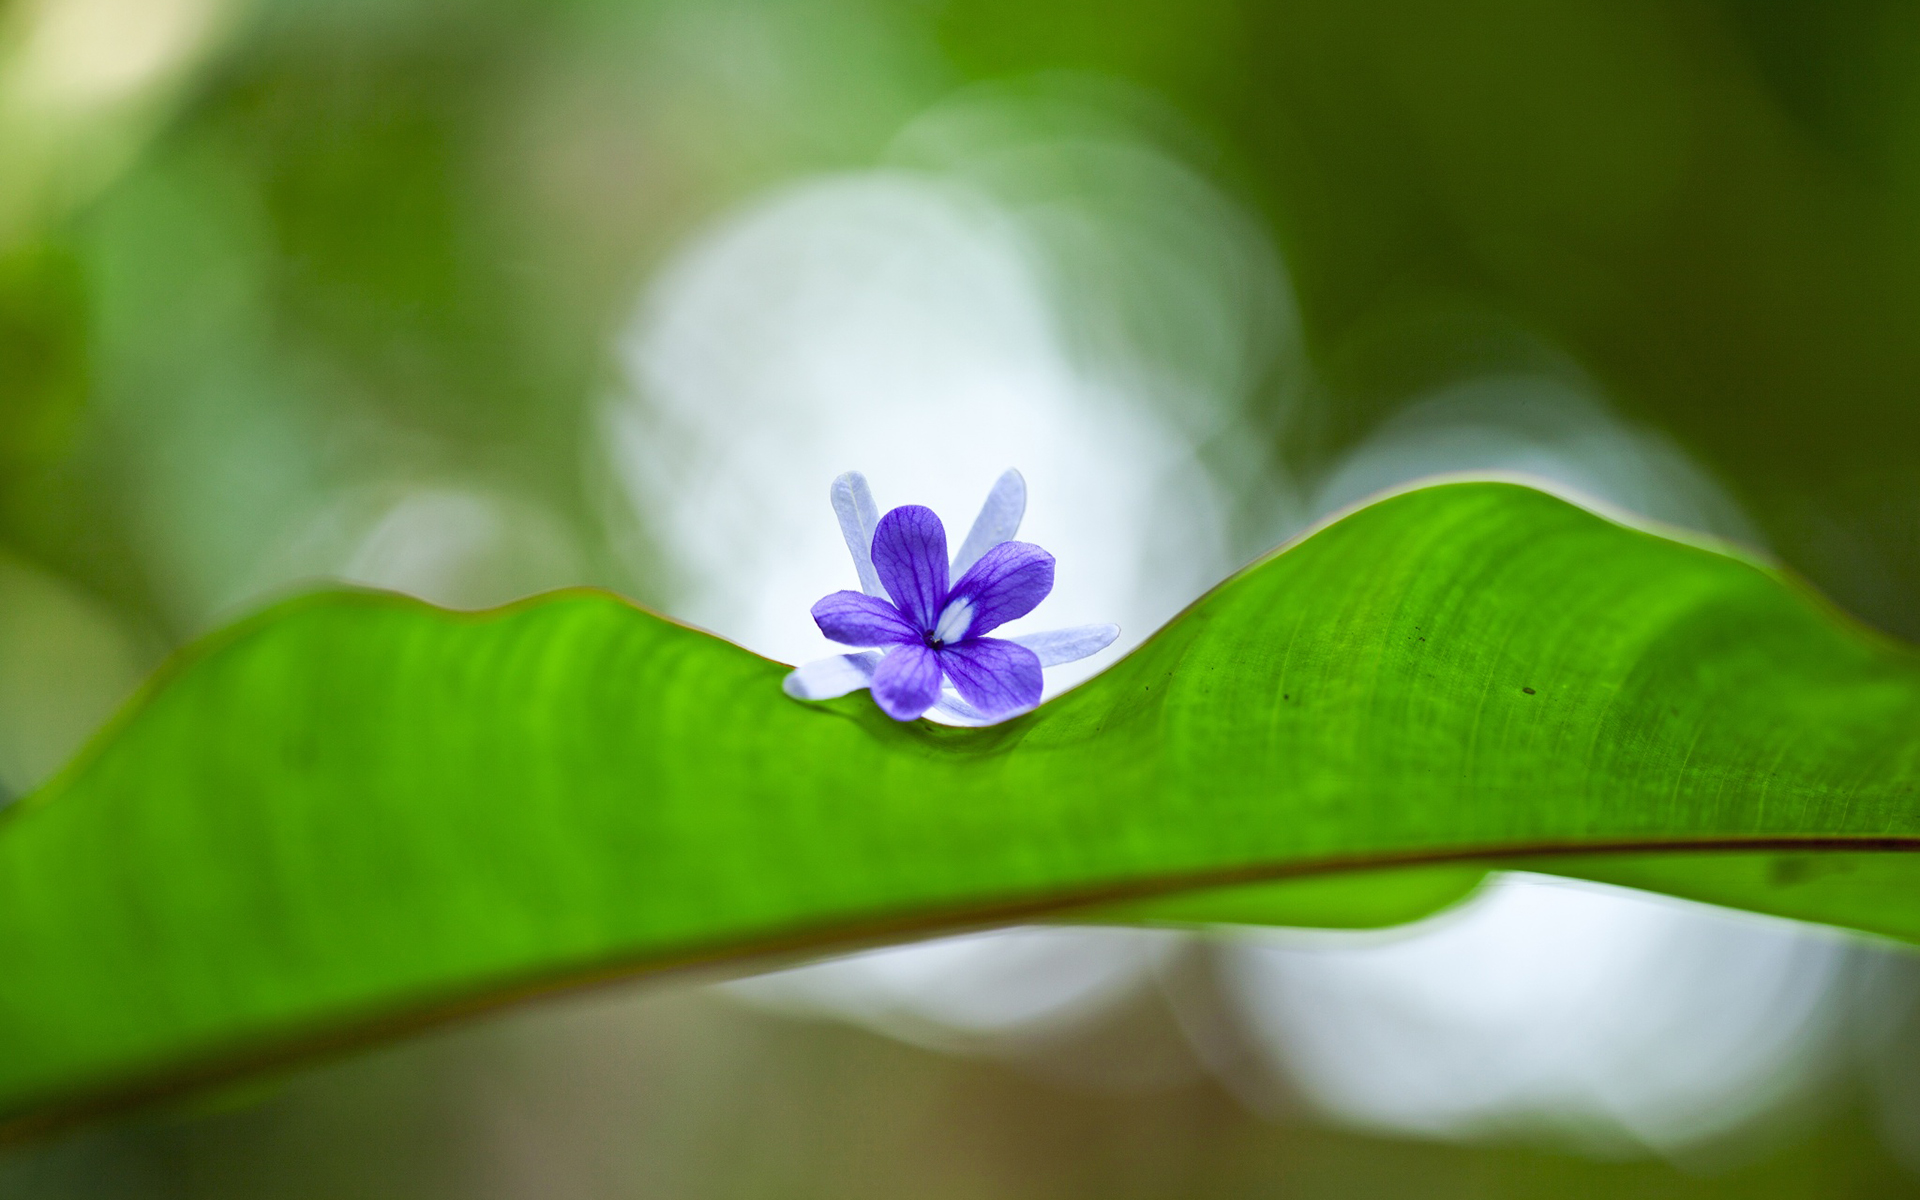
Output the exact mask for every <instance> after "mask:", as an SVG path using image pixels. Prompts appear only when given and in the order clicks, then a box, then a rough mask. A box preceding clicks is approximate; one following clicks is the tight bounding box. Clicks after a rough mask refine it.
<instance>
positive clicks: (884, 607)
mask: <svg viewBox="0 0 1920 1200" xmlns="http://www.w3.org/2000/svg"><path fill="white" fill-rule="evenodd" d="M813 623H814V624H815V625H818V626H819V627H820V632H821V633H824V634H826V635H827V636H828V637H830V638H832V639H833V640H834V641H836V642H840V643H842V644H843V645H848V646H891V645H894V644H896V643H899V642H912V643H913V644H915V645H919V644H920V631H919V630H918V629H915V628H914V627H913V623H912V622H910V621H908V620H907V619H906V618H905V617H903V616H901V615H900V610H899V609H897V608H895V607H894V606H893V605H891V604H888V603H887V602H886V601H885V600H876V599H874V598H873V597H872V596H865V595H862V594H860V593H859V592H835V593H833V595H831V596H822V597H821V598H820V602H819V603H818V604H815V605H814V606H813Z"/></svg>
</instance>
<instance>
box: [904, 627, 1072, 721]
mask: <svg viewBox="0 0 1920 1200" xmlns="http://www.w3.org/2000/svg"><path fill="white" fill-rule="evenodd" d="M1028 653H1032V652H1031V651H1029V652H1028ZM1035 672H1036V673H1038V668H1035ZM872 687H873V699H874V703H876V704H878V705H879V706H880V708H881V711H883V712H885V713H886V714H887V715H888V716H890V717H892V718H893V719H894V720H896V721H911V720H913V719H914V718H915V717H918V716H920V715H921V714H923V713H925V712H926V711H927V710H928V709H929V708H932V707H933V703H934V701H936V700H938V699H940V656H939V655H938V654H935V653H934V652H933V651H932V650H930V649H928V648H927V647H926V646H925V645H922V644H921V643H919V642H913V643H910V644H908V645H903V646H897V647H895V648H894V649H893V650H891V651H889V652H888V653H887V656H886V657H885V658H883V659H881V660H880V666H879V667H878V668H876V669H875V670H874V672H873V684H872Z"/></svg>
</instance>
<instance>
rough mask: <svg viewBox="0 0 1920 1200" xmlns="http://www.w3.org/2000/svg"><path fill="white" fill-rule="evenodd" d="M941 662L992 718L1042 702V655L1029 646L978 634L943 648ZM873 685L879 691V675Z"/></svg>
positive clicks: (963, 693)
mask: <svg viewBox="0 0 1920 1200" xmlns="http://www.w3.org/2000/svg"><path fill="white" fill-rule="evenodd" d="M894 653H895V654H897V653H899V651H895V652H894ZM887 657H888V658H892V657H893V655H892V654H889V655H888V656H887ZM940 665H941V666H942V667H943V668H945V669H946V673H947V678H948V679H951V680H953V686H954V689H955V690H956V691H958V692H959V693H960V698H961V699H962V700H965V701H966V702H967V703H968V704H971V705H973V706H974V707H975V708H977V709H979V710H980V712H981V715H983V716H985V717H986V718H988V719H989V720H998V719H999V718H1001V717H1004V716H1008V715H1010V714H1012V713H1017V712H1019V711H1021V710H1022V709H1027V708H1032V707H1033V706H1034V705H1036V704H1038V703H1040V656H1039V655H1037V654H1035V653H1034V652H1033V651H1031V650H1029V649H1027V648H1026V647H1025V646H1016V645H1014V644H1013V643H1012V642H1006V641H1002V640H1000V639H999V638H974V639H973V640H972V641H969V642H961V643H960V644H959V645H957V646H948V647H947V648H946V649H944V650H942V651H940ZM880 669H881V670H882V671H885V670H886V669H887V667H886V663H884V662H882V663H881V664H880ZM873 686H874V692H875V694H876V695H877V694H879V690H880V679H879V676H878V675H876V676H875V677H874V684H873Z"/></svg>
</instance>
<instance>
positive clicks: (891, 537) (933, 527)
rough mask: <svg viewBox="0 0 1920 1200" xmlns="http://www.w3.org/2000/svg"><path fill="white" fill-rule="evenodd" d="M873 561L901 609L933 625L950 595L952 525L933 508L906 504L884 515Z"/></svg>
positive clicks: (876, 532)
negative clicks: (948, 526) (949, 532)
mask: <svg viewBox="0 0 1920 1200" xmlns="http://www.w3.org/2000/svg"><path fill="white" fill-rule="evenodd" d="M873 566H874V569H875V570H877V571H878V572H879V573H880V582H881V584H882V585H883V586H884V587H885V588H886V589H887V594H888V595H889V596H892V597H893V602H894V603H895V604H897V605H899V607H900V613H901V615H902V616H904V617H906V618H907V619H908V620H910V621H915V622H918V624H919V626H920V630H921V631H925V630H929V629H932V628H933V623H934V621H935V620H936V619H937V618H938V617H939V616H940V604H941V602H942V601H943V600H945V599H946V597H947V531H946V528H945V527H944V526H943V525H941V524H940V518H939V517H936V516H934V515H933V510H932V509H930V508H922V507H920V506H919V505H918V504H906V505H902V506H901V507H899V508H896V509H894V510H893V511H892V512H890V513H888V514H887V515H886V516H884V517H881V518H880V527H879V528H878V529H875V530H874V531H873Z"/></svg>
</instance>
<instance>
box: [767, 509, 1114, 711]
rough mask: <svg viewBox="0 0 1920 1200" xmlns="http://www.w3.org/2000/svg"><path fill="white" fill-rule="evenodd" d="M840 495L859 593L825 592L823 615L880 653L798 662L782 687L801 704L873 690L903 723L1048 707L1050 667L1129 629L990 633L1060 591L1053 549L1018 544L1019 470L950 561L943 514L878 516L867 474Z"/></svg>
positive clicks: (849, 640)
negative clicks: (1045, 672)
mask: <svg viewBox="0 0 1920 1200" xmlns="http://www.w3.org/2000/svg"><path fill="white" fill-rule="evenodd" d="M831 496H832V500H833V510H834V512H835V513H836V514H838V516H839V518H840V531H841V533H842V534H843V535H845V537H846V540H847V549H848V550H849V551H850V552H851V553H852V554H853V565H854V569H855V571H857V572H858V573H859V576H860V588H861V590H860V591H857V592H835V593H833V594H832V595H831V596H827V597H825V598H824V599H822V600H821V601H820V602H819V603H818V604H816V605H814V606H813V619H814V622H815V623H816V624H817V625H819V626H820V632H822V633H824V634H826V635H827V636H828V637H830V638H832V639H833V640H834V641H836V642H840V643H842V644H843V645H848V646H860V647H874V648H875V649H868V650H866V651H865V652H864V653H860V654H837V655H834V656H833V657H832V658H825V659H821V660H819V661H818V662H810V663H807V664H806V665H804V666H801V667H797V668H795V669H794V671H793V672H792V673H791V674H789V675H788V676H787V678H786V682H785V683H784V684H783V687H784V688H785V690H786V693H787V694H788V695H789V696H792V697H794V698H795V699H798V700H830V699H832V698H833V697H835V696H844V695H846V694H847V693H848V692H852V691H856V690H858V689H860V688H871V689H873V699H874V702H875V703H876V704H878V705H879V706H880V708H881V709H882V710H883V711H884V712H885V713H886V714H887V715H888V716H890V717H892V718H893V719H894V720H896V721H911V720H913V719H914V718H916V717H920V716H923V715H925V714H926V713H927V712H928V711H929V710H932V711H936V712H939V713H940V714H941V715H943V716H946V717H949V718H954V719H957V720H959V721H962V722H966V723H969V724H983V723H987V722H991V721H999V720H1003V719H1005V718H1007V717H1010V716H1013V715H1015V714H1017V713H1021V712H1025V711H1026V710H1027V709H1030V708H1032V707H1033V706H1034V705H1036V704H1038V703H1040V684H1041V679H1040V670H1041V668H1042V667H1051V666H1055V665H1058V664H1060V663H1067V662H1073V661H1074V660H1075V659H1081V658H1085V657H1087V656H1088V655H1090V654H1095V653H1098V652H1099V651H1101V650H1104V649H1106V647H1107V646H1108V645H1110V644H1111V643H1112V642H1113V639H1114V638H1115V637H1117V636H1119V633H1120V627H1119V626H1117V625H1083V626H1080V627H1078V628H1074V629H1056V630H1052V631H1050V632H1047V633H1029V634H1022V635H1019V636H1016V637H1011V638H996V637H988V636H986V635H987V634H989V633H991V632H992V631H993V630H995V629H997V628H999V627H1000V626H1001V625H1004V624H1005V623H1007V622H1008V621H1012V620H1014V619H1016V618H1018V617H1024V616H1026V615H1027V614H1028V613H1030V612H1032V611H1033V609H1034V607H1035V606H1036V605H1038V604H1039V603H1040V602H1041V601H1042V600H1044V599H1046V597H1047V593H1048V592H1051V591H1052V590H1053V555H1051V554H1048V553H1047V552H1046V551H1045V550H1042V549H1041V548H1040V547H1038V546H1035V545H1032V544H1031V543H1028V542H1016V541H1013V540H1012V539H1013V535H1014V534H1015V533H1016V532H1018V531H1019V528H1020V518H1021V517H1022V516H1024V515H1025V513H1026V507H1027V484H1026V481H1025V480H1024V479H1022V478H1021V477H1020V473H1019V472H1018V471H1008V472H1007V473H1006V474H1004V475H1002V476H1001V477H1000V479H999V481H998V482H997V483H995V484H994V485H993V490H992V491H991V492H989V493H988V495H987V502H986V504H985V506H984V507H982V508H981V510H980V516H979V517H978V518H977V519H976V520H975V521H974V523H973V529H972V530H971V531H970V532H969V533H968V534H967V540H966V541H964V542H962V543H961V545H960V552H959V553H958V554H955V555H954V556H953V561H952V562H951V563H949V562H948V561H947V531H946V527H945V526H943V525H941V523H940V518H939V517H937V516H935V515H934V514H933V510H931V509H927V508H921V507H920V506H919V505H915V504H909V505H906V506H904V507H901V508H896V509H894V510H893V511H891V512H889V513H888V514H887V515H886V516H884V517H880V516H878V515H877V514H878V512H879V510H878V509H877V508H876V507H875V506H874V503H873V493H872V492H871V491H869V490H868V488H867V481H866V479H865V478H864V477H863V476H861V475H860V474H859V472H857V471H850V472H848V473H847V474H845V475H842V476H840V478H838V479H836V480H834V481H833V489H832V492H831ZM950 581H954V582H951V583H950Z"/></svg>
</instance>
